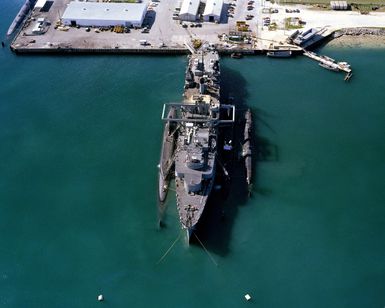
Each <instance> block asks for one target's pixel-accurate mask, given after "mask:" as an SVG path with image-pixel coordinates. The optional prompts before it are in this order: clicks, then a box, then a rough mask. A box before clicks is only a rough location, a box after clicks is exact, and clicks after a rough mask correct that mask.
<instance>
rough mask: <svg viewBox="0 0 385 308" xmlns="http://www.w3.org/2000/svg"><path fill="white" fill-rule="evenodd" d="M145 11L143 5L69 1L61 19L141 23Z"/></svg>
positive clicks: (144, 5)
mask: <svg viewBox="0 0 385 308" xmlns="http://www.w3.org/2000/svg"><path fill="white" fill-rule="evenodd" d="M145 11H146V4H143V3H99V2H74V1H71V2H70V3H69V4H68V6H67V8H66V10H65V12H64V14H63V16H62V18H63V19H67V20H69V19H73V20H81V19H87V20H119V21H120V20H123V21H141V20H142V19H143V16H144V12H145Z"/></svg>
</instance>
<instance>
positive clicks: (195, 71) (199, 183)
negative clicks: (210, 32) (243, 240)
mask: <svg viewBox="0 0 385 308" xmlns="http://www.w3.org/2000/svg"><path fill="white" fill-rule="evenodd" d="M183 98H184V99H183V102H182V103H168V104H165V105H164V108H163V115H162V119H163V120H164V121H166V123H170V122H172V123H173V125H174V126H175V127H176V135H177V136H176V137H175V150H174V152H173V154H172V158H173V161H174V163H175V165H174V166H175V191H176V202H177V209H178V213H179V219H180V222H181V225H182V228H184V229H186V230H187V236H188V239H190V238H191V235H192V233H193V231H194V230H195V228H196V225H197V223H198V221H199V219H200V217H201V215H202V213H203V211H204V208H205V206H206V203H207V200H208V197H209V195H210V193H211V190H212V187H213V184H214V180H215V173H216V159H217V151H218V149H217V141H218V135H219V133H220V125H221V124H223V123H232V122H234V117H235V109H234V106H232V105H222V104H221V101H220V66H219V55H218V53H217V52H216V51H215V50H201V51H199V52H197V53H194V54H192V55H191V56H190V57H189V63H188V66H187V70H186V78H185V85H184V93H183ZM224 110H226V112H225V114H227V115H228V117H223V116H221V115H222V114H223V113H224V112H223V111H224ZM170 111H172V113H170ZM170 114H172V116H171V117H170ZM170 157H171V155H170ZM161 162H162V158H161Z"/></svg>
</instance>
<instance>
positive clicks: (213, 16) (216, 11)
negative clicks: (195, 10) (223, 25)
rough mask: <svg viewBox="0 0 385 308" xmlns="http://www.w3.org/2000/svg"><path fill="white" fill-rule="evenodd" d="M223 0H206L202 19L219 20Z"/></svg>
mask: <svg viewBox="0 0 385 308" xmlns="http://www.w3.org/2000/svg"><path fill="white" fill-rule="evenodd" d="M222 8H223V0H207V2H206V7H205V11H204V12H203V20H204V21H210V22H214V21H216V22H219V21H220V20H221V14H222Z"/></svg>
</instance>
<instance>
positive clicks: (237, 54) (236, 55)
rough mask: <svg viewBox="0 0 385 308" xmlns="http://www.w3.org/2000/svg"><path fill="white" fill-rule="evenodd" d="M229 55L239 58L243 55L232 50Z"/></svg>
mask: <svg viewBox="0 0 385 308" xmlns="http://www.w3.org/2000/svg"><path fill="white" fill-rule="evenodd" d="M230 57H231V58H233V59H241V58H243V55H242V54H241V53H240V52H233V53H232V54H231V55H230Z"/></svg>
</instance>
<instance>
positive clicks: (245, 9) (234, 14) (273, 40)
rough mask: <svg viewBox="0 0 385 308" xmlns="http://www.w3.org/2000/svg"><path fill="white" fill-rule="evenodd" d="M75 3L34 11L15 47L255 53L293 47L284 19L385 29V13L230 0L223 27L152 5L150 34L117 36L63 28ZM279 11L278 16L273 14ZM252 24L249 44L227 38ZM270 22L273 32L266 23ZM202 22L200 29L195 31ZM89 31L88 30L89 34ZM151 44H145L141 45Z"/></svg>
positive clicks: (171, 4)
mask: <svg viewBox="0 0 385 308" xmlns="http://www.w3.org/2000/svg"><path fill="white" fill-rule="evenodd" d="M69 2H70V0H56V1H54V2H53V5H52V7H51V8H50V9H49V10H48V12H40V11H37V10H33V11H32V13H31V15H30V17H29V18H28V19H27V21H26V22H25V24H24V26H23V28H22V29H21V30H20V32H19V33H18V35H17V36H16V38H15V39H14V41H13V42H12V49H13V50H15V51H19V52H28V51H30V52H36V51H37V52H39V51H42V52H44V51H59V50H61V51H66V50H67V51H71V50H72V51H89V52H93V51H103V50H105V51H115V52H124V51H132V52H165V53H173V52H174V53H175V52H187V48H186V46H185V42H187V43H189V44H190V45H191V42H192V41H193V40H194V39H199V40H201V41H202V42H209V43H211V44H216V45H217V48H218V49H219V50H227V51H229V52H232V51H245V52H254V51H262V50H268V49H272V48H276V47H277V46H280V47H281V48H292V47H290V46H288V45H287V44H286V43H285V40H286V38H287V37H288V36H289V35H290V34H291V33H293V32H294V31H295V30H294V29H291V30H287V29H285V19H286V18H288V17H296V18H299V19H301V20H302V21H303V22H304V27H303V29H308V28H311V27H324V26H328V27H329V28H331V29H333V30H337V29H340V28H344V27H384V26H385V13H383V12H376V13H371V14H369V15H361V14H359V13H358V12H352V11H348V12H347V11H319V10H314V8H312V7H307V6H302V5H297V6H293V5H291V6H289V5H286V6H283V5H278V4H276V3H271V2H269V1H265V0H255V1H254V0H226V1H225V2H224V8H223V10H222V16H221V20H220V23H218V24H217V23H212V22H182V21H180V20H174V19H173V13H174V10H175V7H176V5H177V2H178V0H171V1H165V0H160V2H155V3H154V2H150V0H145V3H147V4H148V11H147V14H146V17H145V20H144V24H143V26H146V27H148V28H149V32H148V33H143V32H142V29H131V31H130V33H115V32H112V31H110V30H108V31H102V30H101V29H99V28H91V29H86V28H84V27H80V28H76V27H62V26H59V27H57V26H58V25H60V16H62V15H63V12H64V11H65V8H66V5H67V4H68V3H69ZM286 8H290V9H293V8H297V9H298V10H299V12H297V13H288V12H287V11H286ZM271 9H275V10H276V11H277V13H272V12H271ZM247 15H252V16H253V17H252V19H251V20H247V23H248V25H249V29H250V31H249V32H248V33H247V35H248V36H249V38H250V40H249V42H248V43H245V42H243V41H242V42H239V43H235V42H230V41H228V40H223V37H224V36H223V35H225V36H226V35H228V34H229V33H230V32H232V31H234V30H235V24H236V21H245V20H246V16H247ZM42 17H43V18H45V19H46V20H48V21H49V22H50V25H48V26H46V27H45V31H44V33H42V34H33V33H32V29H33V28H34V27H35V25H36V23H37V19H38V18H42ZM267 17H268V18H270V21H271V24H273V23H274V24H275V25H276V28H275V29H272V28H271V27H269V26H268V25H266V24H265V23H264V20H265V19H266V18H267ZM197 24H199V25H200V27H196V25H197ZM87 30H88V31H87ZM143 40H146V42H147V43H148V44H146V45H143V44H141V41H142V42H143Z"/></svg>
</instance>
